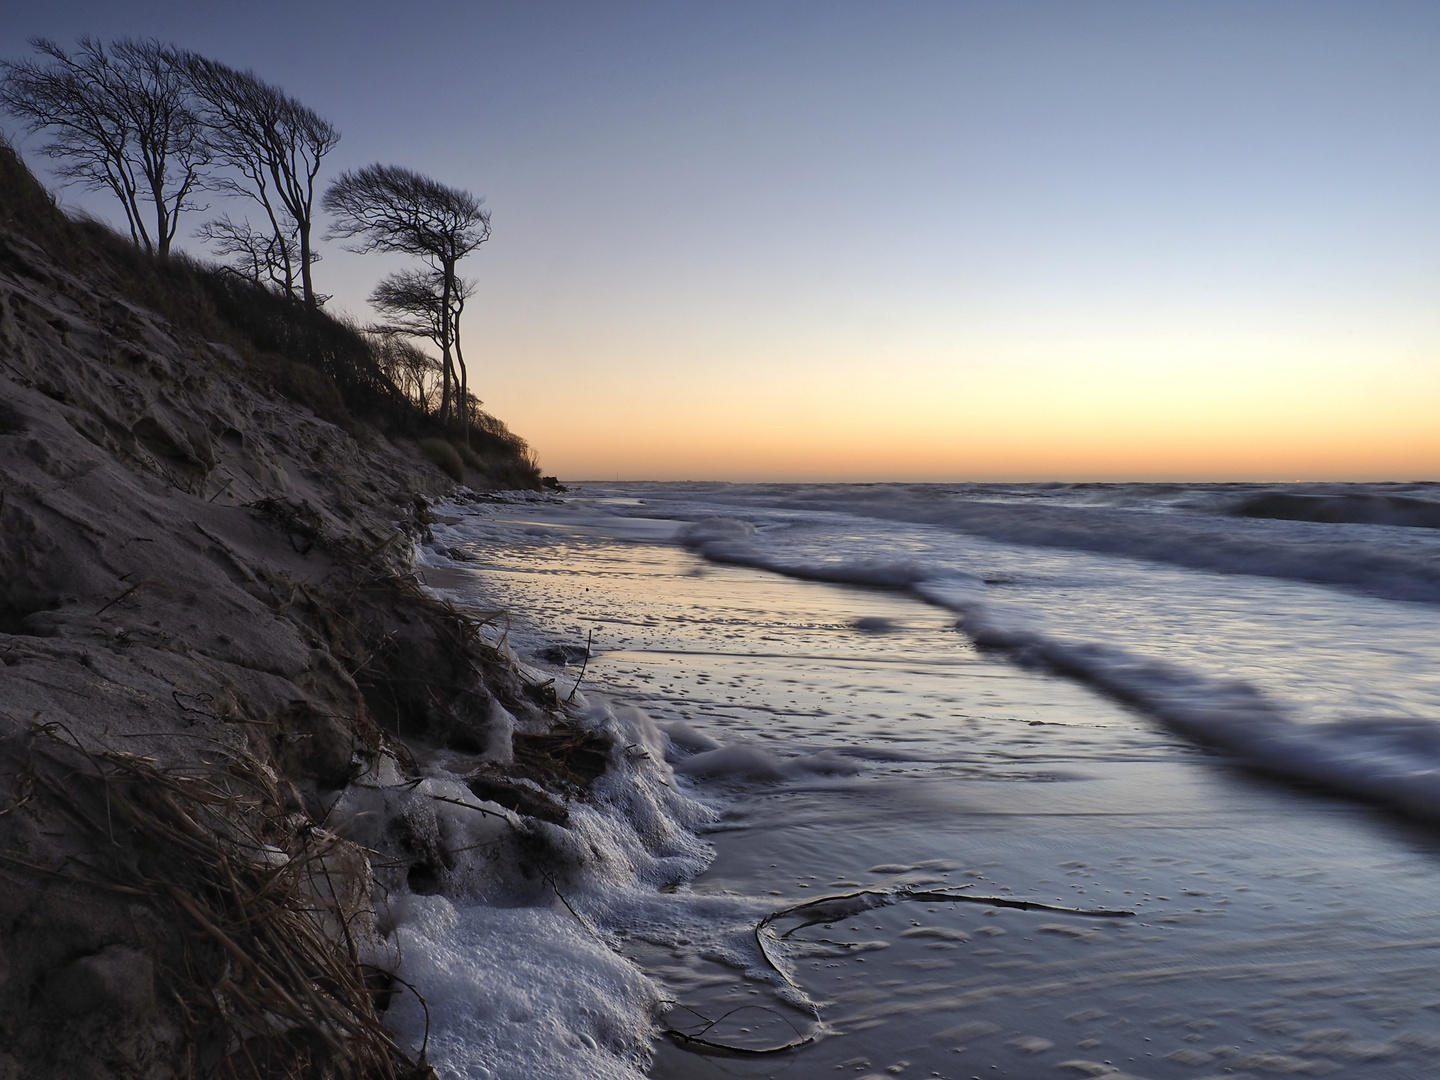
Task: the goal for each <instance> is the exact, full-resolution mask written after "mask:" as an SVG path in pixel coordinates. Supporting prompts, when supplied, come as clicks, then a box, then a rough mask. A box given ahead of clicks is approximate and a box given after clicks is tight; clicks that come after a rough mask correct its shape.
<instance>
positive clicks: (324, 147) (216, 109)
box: [181, 53, 340, 307]
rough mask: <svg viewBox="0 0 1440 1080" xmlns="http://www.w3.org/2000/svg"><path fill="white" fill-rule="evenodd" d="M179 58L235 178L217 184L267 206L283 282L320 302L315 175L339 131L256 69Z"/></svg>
mask: <svg viewBox="0 0 1440 1080" xmlns="http://www.w3.org/2000/svg"><path fill="white" fill-rule="evenodd" d="M181 61H182V66H183V68H184V71H185V74H186V76H187V77H188V79H189V81H190V85H191V86H192V87H193V89H194V92H195V96H196V97H197V99H198V100H199V101H200V103H201V106H200V108H201V114H202V116H203V118H204V120H205V123H206V125H207V126H208V127H209V129H210V141H211V144H212V146H213V147H214V152H215V155H216V158H217V160H219V161H220V162H221V163H222V164H224V165H227V166H229V167H230V168H232V169H234V170H235V172H236V173H238V174H239V177H240V179H238V180H237V179H234V178H232V177H223V176H222V177H220V178H219V180H218V182H217V186H219V187H220V188H222V189H223V190H227V191H230V192H233V193H235V194H238V195H244V196H246V197H248V198H251V199H254V200H255V201H256V202H258V203H259V204H260V205H261V206H262V207H263V208H264V210H265V214H266V216H267V217H268V218H269V220H270V228H271V231H272V232H273V233H274V237H275V250H276V252H277V253H278V254H280V255H281V256H282V259H283V262H282V264H281V269H282V277H283V278H284V281H285V289H286V290H287V291H288V292H289V293H290V294H291V295H294V292H295V283H296V281H297V279H298V281H299V285H300V294H301V296H302V298H303V299H304V301H305V303H306V305H308V306H310V307H315V306H317V299H318V298H317V296H316V293H315V288H314V283H313V281H312V280H311V273H310V267H311V265H312V264H313V263H314V262H315V261H316V260H317V259H318V256H317V255H316V254H315V249H314V246H313V243H312V241H311V233H312V230H313V227H314V221H315V216H314V205H315V178H316V177H317V176H318V175H319V173H320V162H321V159H323V158H324V157H325V155H326V154H328V153H329V152H330V151H331V150H333V149H334V148H335V145H336V143H338V142H339V141H340V132H339V131H338V130H336V128H335V126H334V125H333V124H331V123H330V122H329V121H328V120H326V119H325V118H324V117H322V116H320V114H319V113H317V112H315V111H314V110H313V109H310V108H307V107H306V106H304V105H302V104H300V102H298V101H296V100H295V99H294V98H292V97H290V96H289V95H287V94H286V93H285V92H284V91H282V90H280V89H279V88H278V87H275V86H271V85H270V84H269V83H266V82H264V81H262V80H261V79H259V78H258V77H257V76H256V75H255V74H254V72H251V71H236V70H235V69H234V68H231V67H227V66H226V65H224V64H221V63H218V62H216V61H214V60H209V59H206V58H205V57H203V56H199V55H198V54H196V53H184V54H183V55H182V58H181ZM291 234H293V236H294V238H295V242H296V244H295V246H296V247H297V249H298V250H297V252H296V255H295V257H294V259H293V260H292V259H291V258H290V257H289V254H288V252H287V251H286V237H287V236H289V235H291Z"/></svg>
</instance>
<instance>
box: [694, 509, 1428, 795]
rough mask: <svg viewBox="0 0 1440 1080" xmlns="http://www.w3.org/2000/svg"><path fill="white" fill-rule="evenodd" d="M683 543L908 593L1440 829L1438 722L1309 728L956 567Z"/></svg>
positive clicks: (1075, 674)
mask: <svg viewBox="0 0 1440 1080" xmlns="http://www.w3.org/2000/svg"><path fill="white" fill-rule="evenodd" d="M681 535H682V538H683V539H684V540H685V542H686V543H687V545H688V546H690V547H691V549H692V550H695V551H697V552H698V553H700V554H701V555H703V556H704V557H706V558H707V559H711V560H713V561H716V562H726V563H735V564H741V565H745V566H752V567H756V568H759V569H765V570H769V571H772V572H774V573H779V574H783V575H786V576H789V577H795V578H801V579H805V580H811V581H822V582H832V583H840V584H858V585H868V586H872V587H883V588H890V589H894V590H896V591H899V592H905V593H909V594H910V595H913V596H915V597H917V598H918V599H922V600H925V601H927V602H929V603H932V604H937V605H939V606H942V607H945V608H948V609H950V610H952V611H954V612H956V613H957V614H958V615H959V616H960V619H959V622H958V623H957V626H958V628H959V629H960V630H962V631H963V632H964V633H965V634H966V635H967V636H968V637H969V638H970V639H971V640H972V641H974V642H975V644H976V645H977V646H979V647H981V648H985V649H995V650H1000V651H1004V652H1005V653H1007V654H1008V655H1009V656H1010V657H1011V658H1012V659H1014V660H1015V661H1016V662H1017V663H1020V664H1023V665H1025V666H1028V667H1036V668H1044V669H1045V670H1048V671H1052V672H1054V673H1056V674H1058V675H1063V676H1065V677H1068V678H1071V679H1075V680H1077V681H1080V682H1084V683H1086V684H1088V685H1090V686H1092V687H1094V688H1095V689H1096V690H1099V691H1100V692H1102V693H1104V694H1106V695H1107V696H1109V697H1111V698H1114V699H1115V700H1118V701H1121V702H1123V703H1125V704H1127V705H1130V706H1132V707H1133V708H1136V709H1138V710H1139V711H1141V712H1143V713H1145V714H1147V715H1149V716H1151V717H1153V718H1154V719H1156V720H1159V721H1160V722H1162V723H1164V724H1165V725H1166V726H1168V727H1169V728H1171V729H1172V730H1174V731H1176V732H1177V733H1179V734H1181V735H1183V736H1185V737H1187V738H1189V739H1191V740H1193V741H1195V742H1198V743H1201V744H1204V745H1207V746H1210V747H1214V748H1216V749H1219V750H1223V751H1225V752H1226V753H1228V754H1230V755H1232V756H1234V757H1235V758H1237V759H1239V760H1240V761H1241V762H1243V763H1244V764H1245V765H1247V766H1249V767H1251V768H1254V769H1258V770H1262V771H1264V772H1267V773H1271V774H1273V775H1276V776H1281V777H1285V778H1287V779H1289V780H1292V781H1299V782H1302V783H1307V784H1313V785H1316V786H1319V787H1322V788H1324V789H1326V790H1328V791H1331V792H1333V793H1335V794H1340V795H1346V796H1351V797H1356V798H1361V799H1365V800H1368V801H1372V802H1376V803H1380V804H1382V805H1385V806H1387V807H1389V808H1391V809H1392V810H1396V811H1399V812H1400V813H1402V814H1405V815H1406V816H1409V817H1414V818H1419V819H1422V820H1427V821H1440V724H1436V723H1433V722H1431V721H1428V720H1423V719H1414V718H1356V719H1352V720H1347V721H1343V722H1330V723H1305V722H1302V721H1300V720H1297V719H1296V717H1295V716H1294V714H1293V713H1292V711H1291V710H1290V709H1289V708H1288V707H1287V706H1285V705H1284V704H1282V703H1281V702H1278V701H1275V700H1274V699H1272V698H1270V697H1268V696H1266V695H1265V694H1264V693H1263V692H1262V691H1261V690H1259V689H1258V688H1256V687H1255V686H1252V685H1250V684H1249V683H1246V682H1244V681H1242V680H1238V679H1221V678H1216V677H1213V676H1210V675H1205V674H1202V673H1200V672H1196V671H1193V670H1188V669H1186V668H1183V667H1180V666H1178V665H1174V664H1168V663H1164V662H1162V661H1159V660H1153V659H1149V658H1146V657H1141V656H1137V655H1135V654H1133V653H1131V652H1128V651H1127V650H1125V649H1122V648H1118V647H1115V646H1111V645H1105V644H1099V643H1093V642H1067V641H1062V640H1059V639H1057V638H1055V637H1052V636H1050V635H1047V634H1045V633H1044V632H1043V631H1040V630H1038V629H1035V628H1032V627H1029V626H1024V625H1021V624H1020V623H1019V622H1018V621H1017V620H1016V619H1014V618H1009V619H1007V618H1005V617H1004V616H1003V615H1001V614H1000V613H999V611H998V609H997V608H996V607H995V606H994V605H993V604H992V603H990V602H988V601H987V598H986V586H985V584H984V583H983V581H981V580H980V579H979V578H976V577H974V576H972V575H967V574H964V573H961V572H958V571H956V570H954V569H951V568H934V567H926V566H924V565H923V564H918V563H914V562H908V561H897V562H880V561H876V560H856V561H848V562H847V561H842V560H834V561H823V562H800V561H796V560H793V559H783V558H779V557H777V556H775V555H774V554H772V553H770V552H767V551H766V550H764V549H763V548H762V547H761V546H759V545H758V544H757V543H756V542H755V541H754V539H753V538H754V536H755V530H754V529H753V527H750V526H749V525H748V523H746V522H743V521H739V520H737V519H726V518H712V519H707V520H706V521H702V522H697V523H696V524H695V525H694V526H692V527H690V529H688V530H682V534H681ZM709 755H715V764H716V766H717V771H721V772H725V771H733V772H736V773H740V774H744V773H745V772H746V771H747V770H759V771H763V772H766V773H767V775H768V774H769V773H775V774H776V775H781V774H780V772H779V771H778V768H777V765H776V763H773V762H770V761H768V760H766V761H751V760H750V759H749V758H748V757H747V756H746V753H745V750H744V749H743V748H739V747H737V748H734V749H733V750H732V749H731V748H725V749H723V750H711V751H709V753H708V754H704V753H702V754H698V755H696V758H694V759H691V760H692V761H695V762H696V764H697V765H699V764H701V763H703V761H704V759H706V758H707V757H708V756H709Z"/></svg>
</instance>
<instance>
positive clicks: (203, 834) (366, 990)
mask: <svg viewBox="0 0 1440 1080" xmlns="http://www.w3.org/2000/svg"><path fill="white" fill-rule="evenodd" d="M27 775H28V777H29V782H30V784H31V790H33V792H34V793H35V795H36V796H37V797H39V798H41V799H43V800H44V802H45V803H46V804H47V805H49V806H50V807H52V808H54V809H55V810H56V811H58V813H59V814H60V815H61V816H62V817H63V818H64V819H65V821H66V822H67V823H68V825H69V827H70V828H71V829H73V830H74V831H75V832H76V833H78V834H80V836H81V838H83V840H84V841H86V844H85V849H84V850H85V851H86V852H87V854H86V855H85V856H83V857H75V858H72V859H71V860H69V861H68V862H66V863H65V865H64V866H63V867H62V868H61V869H59V870H45V869H43V868H41V867H38V866H34V865H31V864H29V863H27V862H25V860H24V859H23V858H20V857H18V856H17V855H16V854H14V853H10V852H0V861H3V862H5V863H6V864H8V866H9V867H10V868H11V869H12V870H14V869H19V870H22V871H28V872H30V873H35V874H48V875H56V876H60V877H62V878H63V879H65V880H66V881H67V882H68V883H69V884H71V885H73V886H80V887H82V888H86V889H91V890H95V891H96V892H99V893H105V894H109V895H111V896H114V897H116V898H117V899H118V898H123V899H124V900H125V901H126V902H128V903H130V904H137V903H138V904H142V905H144V906H146V907H149V908H152V909H153V910H155V911H156V912H157V913H159V914H160V915H161V916H162V917H163V918H164V920H165V925H167V926H169V927H172V928H173V932H174V936H175V938H176V939H178V940H172V941H169V942H159V943H156V949H155V951H156V954H157V971H158V973H159V975H160V983H161V988H162V1000H163V999H165V998H168V1001H166V1002H165V1004H167V1005H173V1006H174V1011H175V1013H176V1015H177V1016H178V1017H179V1021H180V1025H181V1027H182V1030H183V1036H182V1047H183V1052H182V1059H183V1061H184V1068H183V1071H182V1073H181V1075H184V1076H187V1077H194V1078H199V1077H226V1078H231V1080H242V1078H254V1080H261V1078H265V1080H270V1078H295V1080H300V1078H305V1080H360V1078H367V1080H368V1078H381V1080H421V1078H426V1077H429V1078H433V1077H434V1073H433V1070H431V1069H430V1067H429V1066H428V1065H426V1064H425V1063H424V1058H423V1050H422V1055H421V1059H420V1060H419V1061H415V1060H412V1059H410V1057H409V1056H408V1055H407V1054H406V1053H405V1052H404V1051H402V1050H401V1049H400V1047H399V1046H398V1045H397V1044H396V1043H395V1041H394V1039H393V1038H392V1037H391V1035H390V1034H389V1032H387V1031H386V1030H385V1028H384V1026H383V1025H382V1023H381V1021H380V1015H379V1010H378V1009H377V1006H376V1003H375V1000H374V997H373V992H372V988H371V987H370V986H368V985H367V969H366V966H365V965H364V963H363V962H362V957H361V948H362V943H363V940H364V938H365V936H366V935H367V934H369V933H370V932H371V931H370V927H369V925H368V919H369V918H370V914H369V909H368V907H366V906H365V905H364V904H363V903H360V902H356V897H355V895H354V894H355V891H356V888H355V880H354V878H355V875H354V873H353V870H352V868H350V867H348V866H346V860H347V858H348V859H351V860H353V859H355V858H357V857H359V858H363V856H359V855H358V852H356V851H355V850H354V849H352V848H350V847H349V846H348V845H346V844H345V843H344V842H343V841H341V840H339V839H337V838H336V837H334V836H332V835H330V834H328V833H325V832H323V831H321V830H319V829H315V828H313V827H311V826H309V825H308V824H301V823H299V822H298V821H297V819H295V818H293V817H291V816H288V815H287V814H286V813H285V811H284V805H283V801H282V798H281V794H280V791H279V790H278V785H277V782H276V779H275V776H274V774H273V773H272V772H271V771H270V770H269V769H268V768H267V767H266V766H265V765H263V764H262V763H261V762H259V761H258V760H256V759H254V758H252V757H250V756H248V755H245V754H243V753H240V752H237V751H234V750H230V751H222V752H219V753H217V754H216V755H214V765H213V767H212V768H211V769H210V770H209V771H203V772H202V771H198V770H197V771H192V772H181V771H175V770H168V769H164V768H162V767H160V766H159V765H158V764H157V763H156V762H155V761H154V760H153V759H150V758H144V757H139V756H136V755H132V754H126V753H122V752H117V751H102V752H91V751H86V750H84V749H82V748H80V747H79V746H78V745H77V744H76V743H74V742H73V741H72V740H71V739H70V738H69V737H68V736H67V735H66V733H65V732H64V731H63V730H62V729H58V728H56V727H53V726H49V725H41V726H37V727H35V728H33V729H32V731H31V736H30V740H29V763H28V767H27ZM362 891H363V879H362ZM372 981H373V980H372Z"/></svg>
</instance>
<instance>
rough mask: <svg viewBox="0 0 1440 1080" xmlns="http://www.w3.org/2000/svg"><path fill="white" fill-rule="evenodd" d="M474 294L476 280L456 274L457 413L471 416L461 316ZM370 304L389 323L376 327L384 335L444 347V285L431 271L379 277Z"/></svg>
mask: <svg viewBox="0 0 1440 1080" xmlns="http://www.w3.org/2000/svg"><path fill="white" fill-rule="evenodd" d="M474 295H475V283H474V282H473V281H468V280H466V279H465V278H461V277H457V278H456V279H455V282H454V285H453V286H452V288H451V290H450V319H449V332H450V343H451V345H452V346H453V347H454V353H455V366H456V368H457V369H458V375H459V379H458V382H459V398H460V415H461V417H462V418H466V419H468V418H469V416H470V380H469V372H468V370H467V369H466V367H465V351H464V349H463V348H462V347H461V334H460V316H461V315H463V314H464V313H465V301H466V300H469V299H470V298H471V297H472V296H474ZM370 303H371V305H372V306H373V307H374V308H375V310H377V311H379V312H380V313H381V314H383V315H386V316H388V317H389V318H390V320H391V321H390V322H388V323H385V324H383V325H381V326H378V327H376V330H377V331H379V332H380V333H383V334H405V335H407V336H409V337H422V338H428V339H429V340H430V341H433V342H434V343H435V345H436V347H437V348H439V349H441V350H442V351H443V350H444V348H445V344H444V343H445V333H446V320H445V316H444V305H445V286H444V282H443V281H442V280H441V275H440V274H439V273H438V272H436V271H434V270H428V271H427V270H402V271H400V272H399V273H395V274H389V275H387V276H385V277H384V278H381V279H380V283H379V284H378V285H376V286H375V289H374V291H373V292H372V293H371V294H370Z"/></svg>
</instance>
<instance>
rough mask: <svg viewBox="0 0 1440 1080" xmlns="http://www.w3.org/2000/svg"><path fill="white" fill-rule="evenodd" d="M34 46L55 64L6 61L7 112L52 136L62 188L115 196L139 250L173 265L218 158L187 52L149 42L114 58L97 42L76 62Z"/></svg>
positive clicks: (126, 43)
mask: <svg viewBox="0 0 1440 1080" xmlns="http://www.w3.org/2000/svg"><path fill="white" fill-rule="evenodd" d="M30 44H31V46H32V47H33V48H34V49H35V50H36V51H37V52H39V53H41V54H42V55H43V56H45V57H48V58H49V59H48V61H44V60H18V61H9V60H7V61H0V105H3V106H4V107H5V108H6V109H7V110H8V111H9V112H11V113H13V114H14V115H15V116H17V117H19V118H20V119H21V120H23V121H24V123H25V125H26V126H27V127H28V128H29V129H30V130H31V131H32V132H39V131H45V132H47V133H49V135H50V141H49V142H48V143H46V144H45V145H44V146H43V147H42V148H41V151H42V153H44V154H45V155H46V156H47V157H51V158H54V159H56V160H57V161H59V162H60V165H59V167H58V168H57V170H56V172H57V173H58V174H59V176H60V177H61V178H62V179H64V180H66V181H70V182H75V183H81V184H84V185H85V186H86V187H88V188H91V189H93V190H105V189H108V190H109V191H111V192H113V193H114V195H115V196H116V198H118V199H119V200H120V205H121V206H123V207H124V209H125V218H126V221H127V222H128V223H129V226H130V238H131V240H133V241H134V242H135V244H136V245H137V246H139V247H142V248H144V249H145V250H146V251H147V252H152V253H154V254H156V255H158V256H159V257H160V258H161V259H168V258H169V256H170V243H171V241H172V240H174V238H175V229H176V226H177V225H178V224H179V220H180V214H181V213H182V211H184V210H185V209H187V205H186V204H187V203H188V202H189V200H190V199H191V198H192V197H193V195H194V193H195V191H196V190H197V189H198V188H199V186H200V184H201V179H202V172H203V170H204V167H205V166H206V164H207V163H208V162H209V160H210V156H211V152H210V147H209V143H208V141H207V139H206V131H205V127H204V125H203V124H202V123H201V122H200V119H199V117H197V116H196V115H195V111H194V109H192V108H191V105H190V97H189V89H188V85H187V80H186V79H185V77H184V75H183V73H182V72H181V70H180V64H179V60H180V54H179V52H178V50H176V49H175V48H174V46H171V45H164V44H162V43H160V42H158V41H155V40H153V39H148V38H147V39H142V40H136V39H132V38H121V39H120V40H119V41H116V42H114V43H113V44H112V45H111V46H110V50H109V51H108V52H107V51H106V49H105V47H104V45H102V44H101V43H100V42H99V41H97V40H95V39H94V38H90V37H83V38H81V39H80V44H79V48H77V49H76V50H75V51H74V52H73V53H70V52H66V51H65V50H64V49H62V48H61V47H60V46H59V45H57V44H55V42H53V41H50V40H48V39H46V38H34V39H32V40H31V42H30ZM147 203H148V204H149V208H148V210H147V208H146V205H145V204H147ZM152 214H153V219H154V224H153V226H149V225H147V224H146V218H147V217H150V216H151V215H152ZM152 228H153V233H152Z"/></svg>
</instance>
